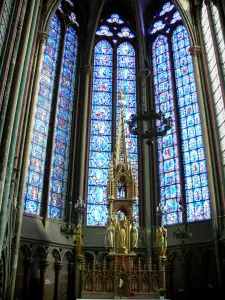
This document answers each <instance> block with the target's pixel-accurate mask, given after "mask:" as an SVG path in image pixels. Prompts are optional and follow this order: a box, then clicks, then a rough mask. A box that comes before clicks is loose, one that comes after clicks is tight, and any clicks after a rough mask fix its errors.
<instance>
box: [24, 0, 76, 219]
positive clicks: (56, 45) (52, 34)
mask: <svg viewBox="0 0 225 300" xmlns="http://www.w3.org/2000/svg"><path fill="white" fill-rule="evenodd" d="M61 9H62V6H61V4H60V6H59V7H58V11H57V12H56V13H55V15H54V16H53V18H52V20H51V22H50V25H49V29H48V34H49V37H48V39H47V41H46V45H45V49H44V57H43V63H42V68H41V75H40V84H39V91H38V100H37V107H36V114H35V124H34V129H33V133H32V142H31V150H30V161H29V167H28V176H27V184H26V192H25V199H24V200H25V201H24V212H25V213H30V214H35V215H42V209H41V208H42V205H44V206H45V205H46V203H43V202H44V201H47V202H48V215H47V216H46V217H49V218H52V219H63V218H64V210H65V202H66V196H67V190H68V182H67V181H68V170H69V160H70V144H71V131H72V115H73V109H74V96H75V78H76V63H77V49H78V37H77V32H76V31H77V27H78V23H76V22H73V23H74V25H71V22H70V16H71V14H72V13H71V12H68V13H67V11H66V8H64V12H63V16H64V18H65V22H66V24H67V25H66V28H65V34H64V30H63V29H62V28H63V27H62V23H61V17H62V15H61V14H60V12H59V11H61ZM73 15H74V16H75V14H74V13H73ZM74 18H75V20H76V16H75V17H74ZM60 64H62V67H61V68H60ZM57 90H58V92H57ZM55 103H56V104H55ZM51 115H55V116H56V117H55V128H54V129H51V128H50V122H51V119H50V116H51ZM50 140H52V141H53V142H52V146H50V145H51V143H49V141H50ZM51 147H52V148H51ZM47 153H51V154H50V156H51V157H46V155H47ZM49 161H50V162H51V164H50V166H49ZM48 180H49V187H48V188H47V189H46V188H44V183H45V182H47V181H48ZM47 195H48V196H47ZM45 199H46V200H45Z"/></svg>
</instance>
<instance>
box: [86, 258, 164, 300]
mask: <svg viewBox="0 0 225 300" xmlns="http://www.w3.org/2000/svg"><path fill="white" fill-rule="evenodd" d="M120 279H122V281H123V289H122V292H121V291H120V288H119V282H120ZM162 280H163V269H162V267H161V265H159V268H156V266H154V267H152V265H151V262H150V263H149V264H148V266H146V265H145V264H144V262H143V260H142V259H141V258H140V257H139V258H137V257H136V255H135V253H134V255H132V254H131V253H130V254H129V255H125V254H119V255H118V254H116V253H115V254H109V255H107V256H104V258H103V259H102V261H100V262H97V261H94V262H93V265H92V266H91V265H90V264H86V262H85V260H84V261H83V264H82V293H81V294H82V298H86V299H112V298H115V297H119V296H120V292H121V293H122V296H123V297H130V294H131V291H132V290H133V291H134V293H135V298H139V299H141V298H142V299H154V298H155V299H156V298H158V295H159V293H158V289H159V287H161V286H162Z"/></svg>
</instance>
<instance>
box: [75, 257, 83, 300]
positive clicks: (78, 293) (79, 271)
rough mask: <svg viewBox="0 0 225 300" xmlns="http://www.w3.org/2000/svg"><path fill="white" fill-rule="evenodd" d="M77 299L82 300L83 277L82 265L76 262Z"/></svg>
mask: <svg viewBox="0 0 225 300" xmlns="http://www.w3.org/2000/svg"><path fill="white" fill-rule="evenodd" d="M74 270H75V299H77V298H80V293H81V291H80V276H81V263H80V262H78V261H77V262H76V265H75V269H74Z"/></svg>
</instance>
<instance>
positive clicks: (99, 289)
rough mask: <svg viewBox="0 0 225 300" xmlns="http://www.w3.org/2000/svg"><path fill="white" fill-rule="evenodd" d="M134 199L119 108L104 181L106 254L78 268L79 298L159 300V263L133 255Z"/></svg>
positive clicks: (161, 281) (134, 185)
mask: <svg viewBox="0 0 225 300" xmlns="http://www.w3.org/2000/svg"><path fill="white" fill-rule="evenodd" d="M137 200H138V194H137V180H136V175H135V170H134V169H133V167H132V165H131V164H130V162H129V160H128V154H127V149H126V140H125V129H124V117H123V109H122V108H121V111H120V120H119V130H118V134H117V142H116V147H115V151H114V153H112V156H111V160H110V164H109V172H108V182H107V209H108V219H107V222H106V225H105V247H106V249H107V251H106V254H105V255H103V256H102V258H101V259H100V260H98V261H96V260H95V259H94V261H93V262H91V264H90V263H88V262H87V261H85V258H84V259H83V261H82V266H81V279H82V288H81V297H82V299H117V298H120V297H121V298H123V299H128V298H129V299H130V298H131V292H132V293H133V294H134V295H135V298H136V299H159V288H160V287H162V286H163V285H164V279H163V278H164V266H163V261H159V264H158V265H157V266H156V265H152V261H151V259H149V261H146V259H144V258H143V256H140V255H139V254H137V253H136V251H137V248H138V240H139V227H138V221H137V219H136V215H135V205H136V203H137Z"/></svg>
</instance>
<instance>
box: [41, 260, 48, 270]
mask: <svg viewBox="0 0 225 300" xmlns="http://www.w3.org/2000/svg"><path fill="white" fill-rule="evenodd" d="M48 265H49V261H48V260H42V261H41V262H40V270H41V271H46V269H47V267H48Z"/></svg>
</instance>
